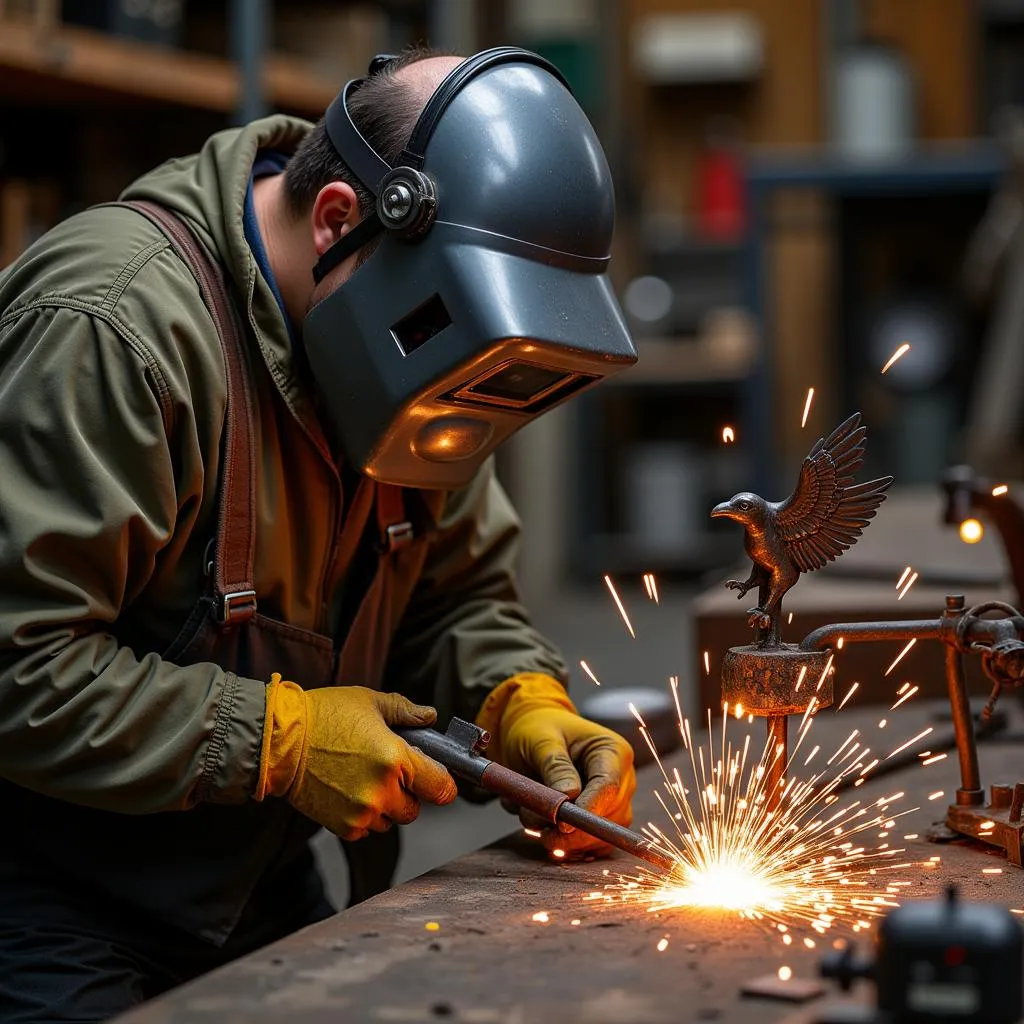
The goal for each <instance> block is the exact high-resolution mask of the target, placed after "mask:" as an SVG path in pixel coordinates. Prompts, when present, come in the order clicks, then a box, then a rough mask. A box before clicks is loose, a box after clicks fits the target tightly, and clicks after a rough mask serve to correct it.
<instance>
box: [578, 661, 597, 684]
mask: <svg viewBox="0 0 1024 1024" xmlns="http://www.w3.org/2000/svg"><path fill="white" fill-rule="evenodd" d="M580 668H581V669H583V671H584V672H586V673H587V675H588V676H590V678H591V681H592V682H593V683H594V684H595V685H596V686H600V685H601V680H600V679H598V678H597V676H595V675H594V673H593V672H592V671H591V670H590V666H589V665H588V664H587V663H586V662H585V661H584V660H583V659H582V658H581V659H580Z"/></svg>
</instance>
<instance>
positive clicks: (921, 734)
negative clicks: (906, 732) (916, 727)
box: [885, 725, 932, 760]
mask: <svg viewBox="0 0 1024 1024" xmlns="http://www.w3.org/2000/svg"><path fill="white" fill-rule="evenodd" d="M931 731H932V727H931V726H930V725H929V726H928V728H927V729H925V730H923V731H922V732H919V733H918V734H917V735H916V736H911V738H910V739H909V740H907V742H906V743H901V744H900V745H899V746H898V747H897V748H896V749H895V750H894V751H893V752H892V753H891V754H886V755H885V757H886V760H888V759H889V758H890V757H895V756H896V755H897V754H898V753H900V751H902V750H906V749H907V747H910V746H913V744H915V743H916V742H917V741H918V740H923V739H924V738H925V736H927V735H928V734H929V733H930V732H931Z"/></svg>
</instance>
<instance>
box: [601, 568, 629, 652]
mask: <svg viewBox="0 0 1024 1024" xmlns="http://www.w3.org/2000/svg"><path fill="white" fill-rule="evenodd" d="M604 581H605V583H606V584H607V586H608V589H609V590H610V591H611V595H612V600H613V601H614V602H615V605H616V607H617V608H618V609H619V614H620V615H621V616H622V621H623V622H624V623H625V624H626V629H628V630H629V635H630V636H631V637H632V638H633V639H634V640H635V639H636V633H634V632H633V623H632V622H630V621H629V616H628V615H627V614H626V609H625V608H623V606H622V601H621V600H620V599H619V594H618V591H617V590H616V589H615V584H614V583H612V578H611V576H605V578H604Z"/></svg>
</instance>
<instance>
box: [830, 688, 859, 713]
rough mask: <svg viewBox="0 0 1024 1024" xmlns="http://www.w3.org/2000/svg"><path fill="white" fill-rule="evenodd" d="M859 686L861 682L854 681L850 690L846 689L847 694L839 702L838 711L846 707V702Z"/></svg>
mask: <svg viewBox="0 0 1024 1024" xmlns="http://www.w3.org/2000/svg"><path fill="white" fill-rule="evenodd" d="M859 686H860V683H854V684H853V685H852V686H851V687H850V688H849V690H847V691H846V696H845V697H844V698H843V699H842V700H841V701H840V702H839V707H837V708H836V711H842V710H843V708H844V707H846V702H847V701H848V700H849V699H850V698H851V697H852V696H853V695H854V694H855V693H856V692H857V688H858V687H859Z"/></svg>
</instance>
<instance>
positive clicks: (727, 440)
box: [722, 427, 736, 444]
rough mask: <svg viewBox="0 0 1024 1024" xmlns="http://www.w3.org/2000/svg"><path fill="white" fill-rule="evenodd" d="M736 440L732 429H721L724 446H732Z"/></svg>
mask: <svg viewBox="0 0 1024 1024" xmlns="http://www.w3.org/2000/svg"><path fill="white" fill-rule="evenodd" d="M735 440H736V431H735V430H733V429H732V427H722V441H723V443H724V444H732V443H733V441H735Z"/></svg>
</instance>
